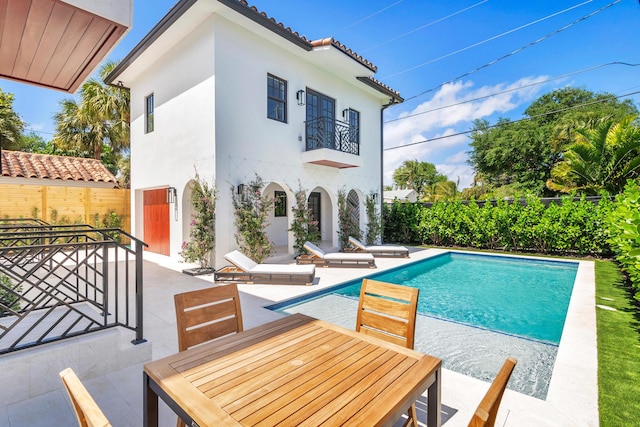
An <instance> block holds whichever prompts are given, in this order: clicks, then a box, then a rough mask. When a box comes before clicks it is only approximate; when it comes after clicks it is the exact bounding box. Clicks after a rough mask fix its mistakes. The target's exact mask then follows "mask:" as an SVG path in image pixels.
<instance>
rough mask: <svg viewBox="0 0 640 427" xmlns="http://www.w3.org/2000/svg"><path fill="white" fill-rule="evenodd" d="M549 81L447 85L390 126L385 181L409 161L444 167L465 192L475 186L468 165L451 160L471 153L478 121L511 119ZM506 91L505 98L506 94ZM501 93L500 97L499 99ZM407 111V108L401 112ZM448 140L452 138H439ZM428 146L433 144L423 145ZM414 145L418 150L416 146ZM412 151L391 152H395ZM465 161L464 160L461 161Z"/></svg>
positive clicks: (387, 126) (528, 79) (386, 138)
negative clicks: (471, 136) (471, 132)
mask: <svg viewBox="0 0 640 427" xmlns="http://www.w3.org/2000/svg"><path fill="white" fill-rule="evenodd" d="M547 78H548V77H546V76H538V77H524V78H521V79H519V80H517V81H515V82H513V83H510V84H507V83H500V84H496V85H494V86H482V87H480V88H474V84H473V82H472V81H466V82H462V81H459V82H455V83H452V84H446V85H444V86H442V87H441V88H440V89H439V90H438V91H437V92H436V93H435V94H434V95H433V97H432V98H431V99H430V100H428V101H425V102H423V103H421V104H419V105H417V106H416V107H415V108H413V109H412V110H409V111H402V112H400V113H398V114H397V115H396V117H395V118H392V119H387V123H385V125H384V141H385V148H386V149H387V150H385V152H384V171H385V172H384V182H385V184H387V185H390V184H392V183H393V178H392V177H393V172H394V171H395V169H396V168H397V167H398V166H400V165H401V164H402V162H404V161H405V160H413V159H417V160H419V161H426V162H430V163H433V164H436V165H438V170H439V171H441V173H445V174H446V175H447V176H448V177H449V179H450V180H452V181H457V179H458V177H460V187H459V188H460V189H462V188H465V187H468V186H469V185H470V183H471V182H472V181H473V171H472V170H471V167H470V166H469V165H467V164H466V158H465V159H464V161H462V162H459V161H458V157H448V158H447V156H451V152H452V151H454V152H455V153H456V154H457V155H466V151H469V150H470V147H469V146H468V143H469V136H468V134H463V135H455V134H458V133H460V132H466V131H468V130H469V129H470V128H471V126H472V122H473V121H474V120H476V119H482V118H488V117H490V116H493V115H494V114H505V113H507V112H509V111H513V110H515V109H516V108H518V107H520V106H522V105H523V104H525V103H529V102H530V101H532V100H534V99H535V98H536V97H537V96H539V94H540V92H541V90H542V85H539V84H538V85H536V83H540V82H542V81H544V80H546V79H547ZM501 92H504V93H501ZM496 93H500V94H498V95H493V94H496ZM398 108H402V104H401V105H400V106H399V107H398ZM446 135H455V136H451V137H450V138H443V139H437V138H439V137H442V136H446ZM422 141H427V142H422ZM412 143H414V145H411V144H412ZM401 146H406V148H397V149H391V150H389V148H391V147H401ZM460 158H461V157H460Z"/></svg>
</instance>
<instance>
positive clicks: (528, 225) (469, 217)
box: [384, 197, 613, 256]
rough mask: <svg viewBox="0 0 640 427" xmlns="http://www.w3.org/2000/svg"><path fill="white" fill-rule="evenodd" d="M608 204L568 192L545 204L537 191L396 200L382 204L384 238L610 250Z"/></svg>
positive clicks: (595, 252)
mask: <svg viewBox="0 0 640 427" xmlns="http://www.w3.org/2000/svg"><path fill="white" fill-rule="evenodd" d="M612 208H613V204H612V202H610V201H609V199H608V198H606V197H603V198H602V199H601V200H600V202H599V203H598V204H594V203H592V202H590V201H588V200H586V199H585V198H582V199H580V200H573V198H570V197H567V198H566V199H562V201H561V202H560V203H551V204H549V206H548V207H547V206H546V205H544V204H543V203H542V202H541V201H540V199H538V198H535V197H531V198H527V199H526V200H525V203H518V202H516V203H511V202H508V201H504V200H498V201H496V202H495V205H494V204H491V203H485V204H484V205H483V206H482V207H480V206H478V204H476V203H475V202H474V201H471V202H469V203H468V204H465V203H462V202H461V201H442V202H436V203H434V204H433V205H432V206H431V207H430V208H427V207H425V206H423V205H422V204H421V203H400V202H394V203H393V204H391V205H385V207H384V238H385V241H387V242H401V243H406V244H426V245H436V246H459V247H469V248H476V249H493V250H515V251H522V252H537V253H545V254H571V255H592V256H608V255H610V254H611V249H610V246H609V244H608V243H607V239H608V237H609V230H608V225H607V224H608V222H607V217H608V215H609V213H610V212H611V210H612Z"/></svg>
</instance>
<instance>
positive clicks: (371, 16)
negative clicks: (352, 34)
mask: <svg viewBox="0 0 640 427" xmlns="http://www.w3.org/2000/svg"><path fill="white" fill-rule="evenodd" d="M403 1H404V0H398V1H396V2H395V3H393V4H390V5H389V6H386V7H383V8H382V9H380V10H379V11H377V12H374V13H372V14H371V15H368V16H365V17H364V18H362V19H360V20H358V21H356V22H354V23H353V24H351V25H347V26H346V27H344V28H341V29H339V30H338V31H335V32H334V33H333V35H334V36H335V35H336V34H338V33H341V32H342V31H345V30H348V29H349V28H351V27H355V26H356V25H358V24H361V23H363V22H364V21H366V20H367V19H369V18H373V17H374V16H376V15H378V14H380V13H382V12H384V11H385V10H387V9H391V8H392V7H393V6H396V5H398V4H400V3H402V2H403ZM487 1H488V0H487Z"/></svg>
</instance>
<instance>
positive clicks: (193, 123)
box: [131, 21, 215, 257]
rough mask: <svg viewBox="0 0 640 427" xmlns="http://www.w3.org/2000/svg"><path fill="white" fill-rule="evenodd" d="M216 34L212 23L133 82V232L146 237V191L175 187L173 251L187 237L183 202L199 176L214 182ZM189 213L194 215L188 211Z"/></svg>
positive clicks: (168, 53)
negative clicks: (148, 107)
mask: <svg viewBox="0 0 640 427" xmlns="http://www.w3.org/2000/svg"><path fill="white" fill-rule="evenodd" d="M213 50H214V38H213V30H212V28H211V21H207V22H205V23H203V24H202V25H201V26H199V27H198V28H197V29H196V30H194V31H193V32H192V33H191V35H190V36H189V37H187V38H186V39H185V40H182V41H181V42H179V43H177V44H176V45H175V46H174V47H173V48H172V49H170V50H169V51H167V52H166V54H165V55H164V56H163V57H162V58H161V59H160V60H158V61H157V62H156V63H154V64H153V65H152V66H151V67H149V68H148V69H147V70H146V72H145V73H144V75H143V76H142V77H140V78H138V79H137V80H135V81H134V82H133V83H132V84H131V190H132V191H131V218H132V224H131V229H132V234H133V235H135V236H136V237H139V238H142V237H143V231H144V229H143V224H142V216H143V211H142V206H143V205H142V192H143V190H146V189H153V188H163V187H175V188H176V189H177V192H178V197H177V203H178V217H177V220H176V218H175V216H174V212H175V211H174V208H175V206H174V205H172V206H171V207H170V209H171V226H170V228H171V231H170V233H171V247H170V255H171V256H172V257H177V256H179V255H178V252H179V251H180V247H181V245H182V242H183V240H186V239H187V238H188V234H187V235H186V236H184V237H183V235H182V223H183V220H186V221H189V218H183V213H184V212H183V209H182V207H183V206H182V203H180V201H181V200H182V197H183V194H184V192H185V188H186V186H187V184H188V183H189V181H190V180H191V179H193V177H194V176H195V169H194V166H195V167H196V168H197V170H198V173H199V174H200V176H201V177H202V178H204V179H208V180H209V181H210V182H213V175H214V168H215V163H214V153H215V121H214V102H213V98H214V90H215V88H214V82H215V75H214V54H213ZM152 93H153V95H154V130H153V132H150V133H145V98H146V97H147V96H148V95H150V94H152ZM187 215H188V213H187Z"/></svg>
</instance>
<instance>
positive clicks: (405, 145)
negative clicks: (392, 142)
mask: <svg viewBox="0 0 640 427" xmlns="http://www.w3.org/2000/svg"><path fill="white" fill-rule="evenodd" d="M639 93H640V90H638V91H635V92H630V93H625V94H624V95H615V96H610V97H607V98H605V99H600V100H597V101H591V102H586V103H584V104H580V105H574V106H573V107H567V108H560V109H558V110H554V111H547V112H546V113H543V114H538V115H535V116H531V117H523V118H521V119H517V120H509V122H507V123H497V124H495V125H490V126H487V127H486V129H492V128H495V127H500V126H504V125H505V124H511V123H518V122H522V121H524V120H531V119H537V118H538V117H544V116H549V115H551V114H555V113H561V112H563V111H569V110H575V109H576V108H581V107H586V106H589V105H594V104H599V103H601V102H606V101H611V100H612V99H618V98H624V97H626V96H631V95H637V94H639ZM477 131H478V129H471V130H467V131H464V132H458V133H452V134H450V135H442V136H437V137H435V138H429V139H425V140H422V141H416V142H410V143H408V144H404V145H398V146H396V147H389V148H383V151H389V150H396V149H398V148H406V147H411V146H412V145H418V144H424V143H426V142H433V141H439V140H441V139H446V138H452V137H454V136H460V135H467V134H469V133H473V132H477Z"/></svg>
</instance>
